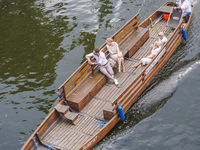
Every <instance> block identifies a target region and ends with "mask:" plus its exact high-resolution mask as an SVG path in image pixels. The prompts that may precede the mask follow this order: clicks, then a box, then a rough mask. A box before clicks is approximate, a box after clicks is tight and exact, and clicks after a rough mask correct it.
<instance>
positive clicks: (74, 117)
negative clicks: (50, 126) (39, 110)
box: [64, 111, 78, 124]
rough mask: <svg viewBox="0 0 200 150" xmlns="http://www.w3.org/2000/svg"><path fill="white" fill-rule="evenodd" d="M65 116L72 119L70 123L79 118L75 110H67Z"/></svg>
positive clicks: (69, 119)
mask: <svg viewBox="0 0 200 150" xmlns="http://www.w3.org/2000/svg"><path fill="white" fill-rule="evenodd" d="M64 117H65V118H66V119H67V120H68V121H70V123H72V124H75V121H76V119H77V118H78V113H74V112H70V111H69V112H67V113H66V114H65V115H64Z"/></svg>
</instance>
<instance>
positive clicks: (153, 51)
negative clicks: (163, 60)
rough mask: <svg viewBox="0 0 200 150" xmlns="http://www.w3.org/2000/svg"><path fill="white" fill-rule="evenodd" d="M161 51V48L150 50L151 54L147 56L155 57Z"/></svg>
mask: <svg viewBox="0 0 200 150" xmlns="http://www.w3.org/2000/svg"><path fill="white" fill-rule="evenodd" d="M160 50H161V46H160V47H159V48H156V49H152V51H151V54H150V55H149V56H150V57H152V56H153V55H157V54H158V53H159V52H160Z"/></svg>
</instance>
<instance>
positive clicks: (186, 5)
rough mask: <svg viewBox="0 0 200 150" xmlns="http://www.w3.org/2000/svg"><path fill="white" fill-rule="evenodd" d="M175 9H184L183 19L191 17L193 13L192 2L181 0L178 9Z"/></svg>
mask: <svg viewBox="0 0 200 150" xmlns="http://www.w3.org/2000/svg"><path fill="white" fill-rule="evenodd" d="M174 9H182V13H183V14H182V17H185V16H187V15H190V14H191V11H192V7H191V3H190V0H179V3H178V7H174Z"/></svg>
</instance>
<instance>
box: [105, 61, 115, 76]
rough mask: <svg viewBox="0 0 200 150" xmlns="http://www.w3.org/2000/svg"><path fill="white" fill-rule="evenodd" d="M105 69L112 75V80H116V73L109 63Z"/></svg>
mask: <svg viewBox="0 0 200 150" xmlns="http://www.w3.org/2000/svg"><path fill="white" fill-rule="evenodd" d="M105 68H106V70H107V72H108V74H110V76H111V77H112V78H114V71H113V69H112V67H111V66H110V64H109V63H108V64H107V65H106V66H105Z"/></svg>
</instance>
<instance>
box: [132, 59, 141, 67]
mask: <svg viewBox="0 0 200 150" xmlns="http://www.w3.org/2000/svg"><path fill="white" fill-rule="evenodd" d="M141 64H142V60H140V61H139V63H137V64H136V65H133V66H132V68H137V67H138V66H139V65H141Z"/></svg>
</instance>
